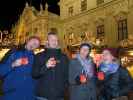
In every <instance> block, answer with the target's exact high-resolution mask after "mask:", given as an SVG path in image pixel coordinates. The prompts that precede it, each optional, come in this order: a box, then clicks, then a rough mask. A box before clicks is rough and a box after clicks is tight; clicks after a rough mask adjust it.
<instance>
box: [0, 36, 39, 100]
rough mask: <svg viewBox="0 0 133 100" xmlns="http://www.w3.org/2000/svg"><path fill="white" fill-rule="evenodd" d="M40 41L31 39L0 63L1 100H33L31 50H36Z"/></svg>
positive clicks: (33, 84) (33, 83)
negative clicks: (1, 79) (1, 80)
mask: <svg viewBox="0 0 133 100" xmlns="http://www.w3.org/2000/svg"><path fill="white" fill-rule="evenodd" d="M39 45H40V40H39V38H37V37H31V38H30V39H29V40H28V41H27V42H26V44H25V46H24V48H23V49H21V50H20V49H19V50H18V49H16V50H13V51H12V52H10V54H8V57H7V56H6V58H5V59H4V60H3V62H2V63H0V76H2V78H3V86H2V88H3V92H4V95H3V97H2V100H33V99H34V88H35V81H34V80H33V79H32V76H31V69H32V63H33V59H34V54H33V50H34V49H36V48H38V47H39Z"/></svg>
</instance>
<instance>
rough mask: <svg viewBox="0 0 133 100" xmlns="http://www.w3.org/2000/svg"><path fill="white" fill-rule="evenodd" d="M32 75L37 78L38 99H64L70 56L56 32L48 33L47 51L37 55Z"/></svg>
mask: <svg viewBox="0 0 133 100" xmlns="http://www.w3.org/2000/svg"><path fill="white" fill-rule="evenodd" d="M32 77H33V78H34V79H36V80H37V86H36V97H37V98H36V100H63V99H64V92H65V88H66V87H67V86H68V58H67V56H66V55H65V54H63V53H62V52H61V49H60V48H59V43H58V37H57V34H56V33H53V32H50V33H48V44H47V47H46V48H45V51H43V52H41V53H39V54H37V55H36V57H35V60H34V64H33V70H32Z"/></svg>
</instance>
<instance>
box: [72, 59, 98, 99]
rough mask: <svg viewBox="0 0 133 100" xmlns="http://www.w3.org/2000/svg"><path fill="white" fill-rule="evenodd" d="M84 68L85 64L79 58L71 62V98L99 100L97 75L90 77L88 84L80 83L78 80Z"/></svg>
mask: <svg viewBox="0 0 133 100" xmlns="http://www.w3.org/2000/svg"><path fill="white" fill-rule="evenodd" d="M92 66H93V65H92ZM82 69H83V66H82V65H81V63H80V61H79V60H78V59H73V60H72V61H71V62H70V65H69V84H70V100H97V97H96V86H95V77H93V78H91V79H89V80H88V81H87V83H86V84H80V83H79V82H78V80H77V77H78V76H79V75H80V74H81V73H82Z"/></svg>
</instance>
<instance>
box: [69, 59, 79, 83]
mask: <svg viewBox="0 0 133 100" xmlns="http://www.w3.org/2000/svg"><path fill="white" fill-rule="evenodd" d="M76 66H77V64H76V62H75V61H74V60H71V61H70V63H69V84H70V85H76V84H77V82H76V78H77V76H78V75H79V72H77V70H76V69H75V67H76Z"/></svg>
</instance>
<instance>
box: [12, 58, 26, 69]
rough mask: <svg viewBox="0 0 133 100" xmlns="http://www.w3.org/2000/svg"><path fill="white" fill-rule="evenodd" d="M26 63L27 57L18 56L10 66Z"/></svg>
mask: <svg viewBox="0 0 133 100" xmlns="http://www.w3.org/2000/svg"><path fill="white" fill-rule="evenodd" d="M26 64H28V58H20V59H17V60H15V61H14V62H13V63H12V67H19V66H21V65H26Z"/></svg>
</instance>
